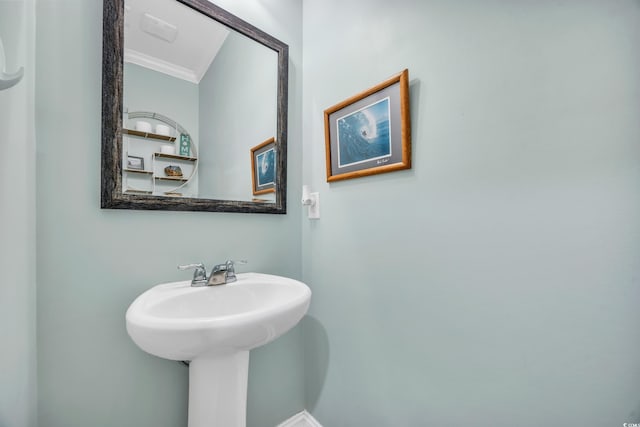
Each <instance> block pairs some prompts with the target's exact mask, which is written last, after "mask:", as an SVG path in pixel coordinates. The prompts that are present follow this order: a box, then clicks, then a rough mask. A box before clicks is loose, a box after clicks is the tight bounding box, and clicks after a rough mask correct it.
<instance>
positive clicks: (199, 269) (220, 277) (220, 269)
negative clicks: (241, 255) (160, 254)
mask: <svg viewBox="0 0 640 427" xmlns="http://www.w3.org/2000/svg"><path fill="white" fill-rule="evenodd" d="M246 263H247V261H244V260H240V261H231V260H227V261H225V262H224V264H217V265H214V266H213V268H212V269H211V275H210V276H209V277H207V269H206V268H205V266H204V264H202V263H199V264H186V265H179V266H178V270H189V269H194V272H193V279H192V280H191V286H196V287H198V286H215V285H224V284H226V283H231V282H235V281H236V280H238V278H237V277H236V270H235V264H246Z"/></svg>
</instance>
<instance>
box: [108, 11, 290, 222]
mask: <svg viewBox="0 0 640 427" xmlns="http://www.w3.org/2000/svg"><path fill="white" fill-rule="evenodd" d="M103 34H104V37H103V39H104V40H103V136H102V207H103V208H115V209H160V210H202V211H219V212H256V213H286V157H287V156H286V147H287V140H286V137H287V80H288V47H287V45H286V44H284V43H282V42H280V41H279V40H277V39H275V38H273V37H271V36H269V35H268V34H266V33H264V32H262V31H260V30H259V29H257V28H255V27H253V26H252V25H250V24H248V23H246V22H244V21H242V20H240V19H239V18H237V17H235V16H234V15H231V14H230V13H228V12H226V11H224V10H223V9H221V8H219V7H217V6H215V5H213V4H211V3H210V2H208V1H206V0H124V1H123V0H104V25H103ZM263 147H264V148H263ZM256 150H257V151H256ZM256 153H258V155H255V154H256Z"/></svg>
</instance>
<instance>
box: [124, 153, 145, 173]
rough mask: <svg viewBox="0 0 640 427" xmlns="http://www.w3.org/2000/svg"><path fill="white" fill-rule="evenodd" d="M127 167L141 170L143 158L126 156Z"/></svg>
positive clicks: (142, 168)
mask: <svg viewBox="0 0 640 427" xmlns="http://www.w3.org/2000/svg"><path fill="white" fill-rule="evenodd" d="M127 169H130V170H137V171H143V170H144V159H143V158H142V157H138V156H127Z"/></svg>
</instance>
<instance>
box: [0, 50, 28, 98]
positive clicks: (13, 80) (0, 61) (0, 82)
mask: <svg viewBox="0 0 640 427" xmlns="http://www.w3.org/2000/svg"><path fill="white" fill-rule="evenodd" d="M5 59H6V58H5V56H4V45H3V44H2V39H1V38H0V90H4V89H9V88H10V87H12V86H15V85H17V84H18V82H19V81H20V80H21V79H22V76H23V75H24V67H20V68H19V69H18V71H16V72H15V73H7V72H6V61H5Z"/></svg>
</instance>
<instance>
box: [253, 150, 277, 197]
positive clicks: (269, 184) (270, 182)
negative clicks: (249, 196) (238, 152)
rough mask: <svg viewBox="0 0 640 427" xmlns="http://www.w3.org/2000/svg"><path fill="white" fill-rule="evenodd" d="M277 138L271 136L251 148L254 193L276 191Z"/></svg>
mask: <svg viewBox="0 0 640 427" xmlns="http://www.w3.org/2000/svg"><path fill="white" fill-rule="evenodd" d="M276 164H277V163H276V146H275V138H269V139H267V140H266V141H264V142H263V143H261V144H258V145H256V146H255V147H253V148H252V149H251V182H252V183H253V194H254V195H258V194H267V193H275V192H276Z"/></svg>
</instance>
